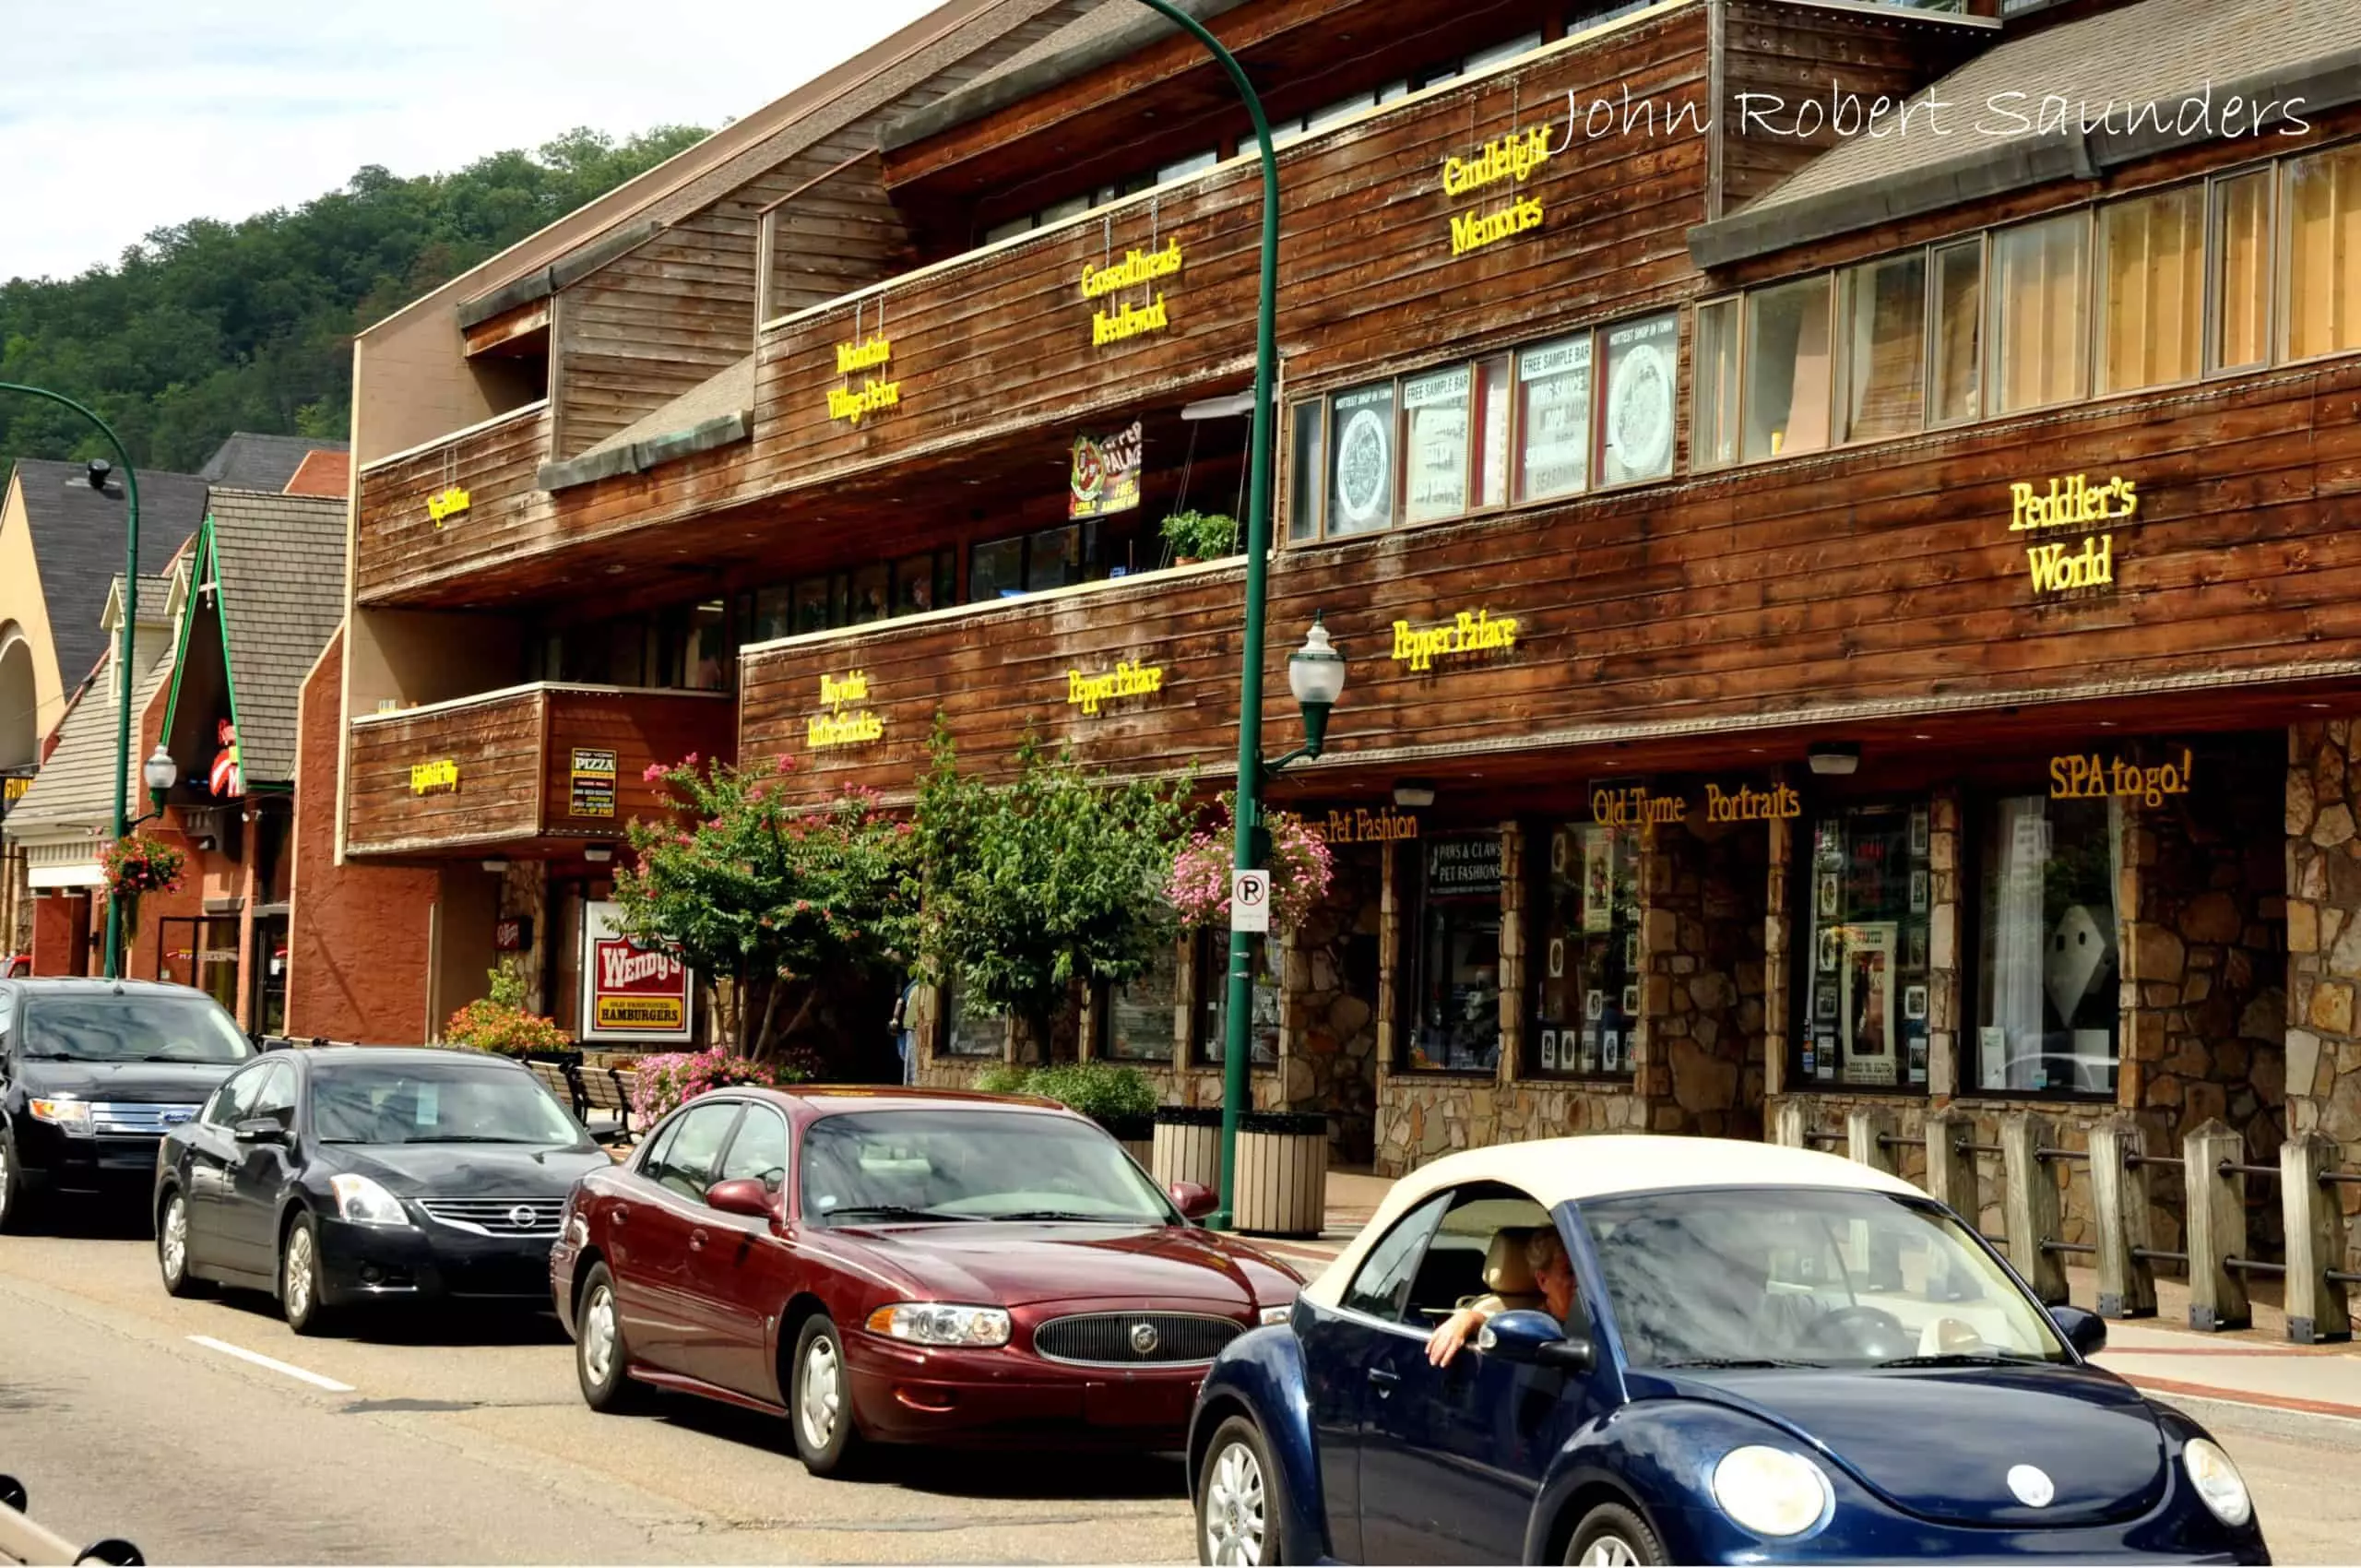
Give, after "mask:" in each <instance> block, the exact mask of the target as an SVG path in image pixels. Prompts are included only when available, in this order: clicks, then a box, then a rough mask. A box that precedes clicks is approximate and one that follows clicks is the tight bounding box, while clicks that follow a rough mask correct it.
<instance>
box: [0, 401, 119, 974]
mask: <svg viewBox="0 0 2361 1568" xmlns="http://www.w3.org/2000/svg"><path fill="white" fill-rule="evenodd" d="M0 392H22V393H25V394H26V395H28V396H30V397H34V398H47V399H48V400H49V401H51V402H53V403H61V404H63V405H65V407H66V408H69V409H71V410H74V411H75V412H76V413H77V414H80V415H81V416H82V417H83V418H84V419H86V420H89V422H91V423H92V424H94V425H96V426H98V427H99V434H101V435H103V436H105V437H106V438H107V445H109V446H112V447H113V448H114V456H115V460H116V461H117V462H119V463H121V464H122V465H123V498H124V502H125V505H124V516H125V524H124V535H123V636H122V638H121V640H120V642H119V643H118V645H117V647H116V650H115V694H116V702H115V715H114V837H115V838H116V839H117V840H120V839H122V837H124V835H125V833H127V832H128V831H129V830H130V827H129V824H128V822H127V821H126V820H125V819H126V818H127V817H128V815H129V805H128V803H127V802H126V801H125V796H127V795H128V794H130V792H131V688H132V687H133V686H134V685H136V684H137V683H138V677H137V674H136V671H133V669H132V668H131V639H132V632H133V630H134V628H135V627H136V625H137V624H138V620H139V475H138V473H137V472H136V471H135V470H134V469H133V468H132V466H131V454H130V453H128V452H126V451H125V450H124V449H123V440H122V438H121V437H120V436H118V435H116V434H115V433H114V429H113V426H111V425H109V424H108V423H107V422H106V421H104V420H102V419H101V418H100V417H99V416H98V415H97V414H95V413H92V412H91V411H90V410H89V409H86V408H84V407H83V406H82V405H81V404H79V403H77V402H76V401H75V400H74V399H73V398H68V397H66V396H65V394H64V393H61V392H52V391H50V390H49V389H48V388H47V387H45V386H19V385H18V384H17V383H16V382H13V381H0ZM123 936H124V932H123V906H122V905H121V904H120V903H119V902H117V901H116V900H115V899H114V898H113V897H112V896H110V897H108V899H107V948H106V966H107V973H106V978H107V979H109V980H118V979H121V978H122V975H123Z"/></svg>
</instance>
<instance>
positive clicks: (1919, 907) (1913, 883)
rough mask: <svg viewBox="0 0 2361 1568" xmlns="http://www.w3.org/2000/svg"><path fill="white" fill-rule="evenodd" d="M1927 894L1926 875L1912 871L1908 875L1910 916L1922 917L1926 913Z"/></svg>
mask: <svg viewBox="0 0 2361 1568" xmlns="http://www.w3.org/2000/svg"><path fill="white" fill-rule="evenodd" d="M1928 892H1929V887H1928V874H1927V873H1925V872H1924V871H1913V872H1912V873H1910V912H1911V913H1912V914H1914V915H1923V914H1925V913H1926V912H1927V910H1928V903H1929V900H1928Z"/></svg>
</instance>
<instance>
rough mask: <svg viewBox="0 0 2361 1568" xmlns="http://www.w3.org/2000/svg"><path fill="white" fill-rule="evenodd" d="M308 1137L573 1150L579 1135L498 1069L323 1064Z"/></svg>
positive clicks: (481, 1064) (486, 1065) (462, 1061)
mask: <svg viewBox="0 0 2361 1568" xmlns="http://www.w3.org/2000/svg"><path fill="white" fill-rule="evenodd" d="M311 1112H312V1131H313V1132H314V1133H315V1134H318V1136H319V1138H320V1140H321V1141H322V1142H323V1143H332V1144H519V1145H539V1146H552V1145H555V1146H579V1145H580V1144H582V1142H583V1141H584V1138H583V1133H582V1129H581V1127H580V1126H579V1125H578V1124H577V1123H575V1120H574V1118H573V1117H572V1116H570V1115H568V1114H567V1113H566V1112H565V1111H564V1109H562V1108H561V1107H560V1106H559V1105H558V1103H557V1101H556V1100H554V1099H551V1098H550V1094H549V1091H548V1090H547V1089H544V1088H543V1087H541V1086H540V1084H539V1083H538V1082H536V1081H535V1080H534V1078H533V1075H531V1074H529V1073H524V1072H519V1071H518V1070H517V1069H516V1068H515V1067H512V1066H509V1065H507V1064H506V1063H497V1062H486V1061H483V1060H482V1059H481V1058H471V1057H466V1056H454V1057H452V1059H451V1060H449V1061H447V1062H421V1061H417V1060H409V1061H401V1062H384V1061H378V1062H367V1061H362V1062H355V1061H350V1060H347V1061H339V1062H338V1063H335V1064H334V1065H333V1067H331V1066H330V1064H329V1063H325V1062H323V1063H321V1064H320V1065H318V1066H317V1067H315V1068H314V1069H313V1072H312V1105H311Z"/></svg>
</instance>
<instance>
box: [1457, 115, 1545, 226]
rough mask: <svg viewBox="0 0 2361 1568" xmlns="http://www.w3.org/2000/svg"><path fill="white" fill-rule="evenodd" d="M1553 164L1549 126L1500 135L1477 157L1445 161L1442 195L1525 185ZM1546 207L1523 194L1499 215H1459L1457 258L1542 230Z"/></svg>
mask: <svg viewBox="0 0 2361 1568" xmlns="http://www.w3.org/2000/svg"><path fill="white" fill-rule="evenodd" d="M1548 161H1549V127H1548V126H1547V125H1535V126H1532V127H1530V128H1529V129H1526V130H1522V131H1516V132H1513V133H1511V134H1510V135H1508V136H1504V137H1494V138H1493V139H1492V140H1491V141H1489V142H1487V143H1486V144H1485V145H1484V149H1483V150H1482V151H1481V152H1479V153H1477V155H1476V156H1475V157H1473V158H1459V157H1452V158H1446V159H1444V160H1442V194H1443V195H1444V196H1450V197H1452V198H1453V199H1454V200H1456V199H1457V198H1459V197H1460V196H1467V195H1469V194H1471V193H1474V192H1477V191H1483V192H1489V191H1490V190H1492V189H1493V188H1494V187H1496V186H1500V185H1522V184H1525V181H1526V180H1527V179H1528V178H1530V177H1531V175H1532V174H1533V172H1534V171H1535V170H1536V169H1538V168H1540V167H1541V166H1542V165H1543V164H1545V163H1547V162H1548ZM1541 217H1542V213H1541V203H1540V200H1539V199H1538V198H1537V197H1534V196H1517V198H1516V200H1515V201H1513V203H1511V204H1510V205H1509V206H1507V207H1503V208H1498V209H1496V210H1494V211H1490V212H1484V211H1480V210H1469V211H1466V212H1456V213H1453V215H1452V219H1451V254H1452V255H1454V256H1462V255H1467V254H1468V253H1469V252H1470V251H1479V250H1483V249H1485V248H1486V247H1487V246H1490V245H1496V244H1500V243H1501V241H1503V240H1507V239H1513V238H1514V237H1515V236H1517V235H1519V234H1524V233H1529V232H1532V231H1533V230H1536V229H1538V228H1540V227H1541Z"/></svg>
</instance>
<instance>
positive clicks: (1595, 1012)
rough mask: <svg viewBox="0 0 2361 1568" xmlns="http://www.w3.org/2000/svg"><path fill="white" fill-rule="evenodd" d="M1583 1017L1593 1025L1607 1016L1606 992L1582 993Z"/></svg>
mask: <svg viewBox="0 0 2361 1568" xmlns="http://www.w3.org/2000/svg"><path fill="white" fill-rule="evenodd" d="M1583 1016H1584V1018H1585V1019H1587V1020H1588V1021H1589V1022H1591V1023H1594V1024H1595V1023H1596V1022H1598V1020H1599V1019H1601V1018H1603V1017H1605V1016H1607V992H1603V991H1587V992H1584V993H1583Z"/></svg>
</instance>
